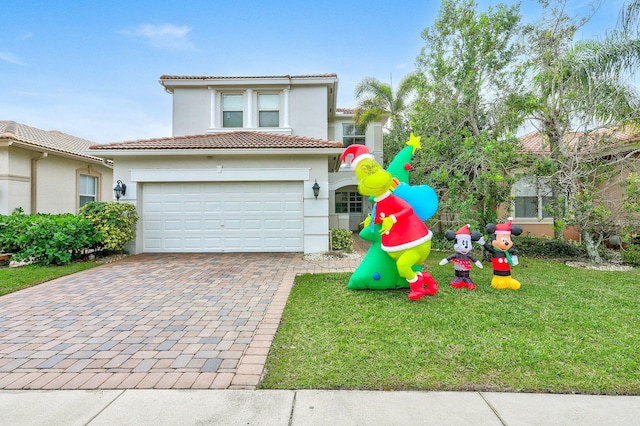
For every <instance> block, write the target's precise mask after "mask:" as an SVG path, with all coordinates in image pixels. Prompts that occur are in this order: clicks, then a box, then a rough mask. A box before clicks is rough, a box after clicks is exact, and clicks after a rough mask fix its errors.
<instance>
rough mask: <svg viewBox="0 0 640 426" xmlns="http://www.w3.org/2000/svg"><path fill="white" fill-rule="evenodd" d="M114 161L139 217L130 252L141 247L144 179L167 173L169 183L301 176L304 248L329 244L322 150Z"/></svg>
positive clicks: (322, 248)
mask: <svg viewBox="0 0 640 426" xmlns="http://www.w3.org/2000/svg"><path fill="white" fill-rule="evenodd" d="M114 160H115V168H114V178H118V179H121V180H122V181H123V182H124V183H125V184H126V185H127V193H126V195H125V196H124V197H123V198H121V199H120V201H121V202H130V203H133V204H134V205H135V206H136V208H137V210H138V213H139V214H140V216H141V221H140V222H139V223H138V226H137V229H136V241H135V242H133V243H132V244H130V245H129V247H128V249H129V251H130V252H132V253H141V252H142V239H143V232H144V231H143V227H142V223H143V221H144V211H143V210H142V195H143V194H142V192H143V191H144V183H145V179H151V177H149V176H153V179H163V176H166V179H167V181H168V182H171V181H175V180H176V179H179V180H181V181H185V182H188V181H210V182H225V181H237V180H238V179H240V180H242V179H244V180H247V181H261V180H276V181H277V180H289V179H291V178H290V176H293V175H295V176H299V178H296V179H299V181H300V182H302V185H303V196H304V200H303V205H304V212H303V232H304V235H303V240H304V252H305V253H314V252H323V251H327V250H328V249H329V217H328V207H329V178H328V173H327V157H326V155H286V154H285V155H277V156H276V155H269V156H264V155H244V156H240V155H228V156H227V155H225V156H215V155H188V156H176V155H170V156H167V155H165V156H144V157H143V156H139V157H132V156H118V157H117V158H115V159H114ZM292 170H293V171H294V172H291V171H292ZM145 176H147V177H146V178H145ZM158 176H160V177H158ZM278 176H282V177H281V178H278ZM287 176H289V177H287ZM316 180H317V182H318V185H319V186H320V194H319V196H318V199H317V200H316V199H315V197H314V195H313V190H312V189H311V187H312V186H313V184H314V183H315V181H316ZM156 181H157V180H156Z"/></svg>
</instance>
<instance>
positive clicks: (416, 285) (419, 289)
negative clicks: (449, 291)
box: [409, 273, 425, 300]
mask: <svg viewBox="0 0 640 426" xmlns="http://www.w3.org/2000/svg"><path fill="white" fill-rule="evenodd" d="M414 280H415V281H413V282H411V281H409V288H410V289H411V292H410V293H409V299H410V300H418V299H421V298H422V297H423V296H424V295H425V289H424V278H423V277H422V274H421V273H418V274H416V277H415V279H414Z"/></svg>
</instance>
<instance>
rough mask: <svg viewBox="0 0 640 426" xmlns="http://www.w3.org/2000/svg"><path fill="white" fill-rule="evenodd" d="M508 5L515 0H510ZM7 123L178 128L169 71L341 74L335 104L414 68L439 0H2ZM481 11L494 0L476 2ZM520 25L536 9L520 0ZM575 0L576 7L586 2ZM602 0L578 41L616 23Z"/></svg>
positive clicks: (0, 54)
mask: <svg viewBox="0 0 640 426" xmlns="http://www.w3.org/2000/svg"><path fill="white" fill-rule="evenodd" d="M503 2H504V3H507V4H511V3H514V2H513V1H510V0H503ZM1 3H2V6H1V7H0V10H2V16H3V18H2V22H3V23H2V31H1V32H0V120H14V121H17V122H20V123H22V124H26V125H29V126H33V127H38V128H40V129H44V130H59V131H62V132H65V133H69V134H71V135H74V136H78V137H82V138H85V139H89V140H92V141H95V142H99V143H103V142H119V141H126V140H135V139H146V138H152V137H164V136H171V103H172V99H171V95H169V94H168V93H166V92H165V91H164V90H163V88H162V86H161V85H160V84H159V83H158V79H159V77H160V76H161V75H163V74H169V75H218V76H241V75H286V74H291V75H299V74H322V73H336V74H337V75H338V79H339V89H338V107H343V108H352V107H354V106H355V98H354V97H353V90H354V88H355V86H356V84H357V83H358V82H359V81H360V80H362V78H364V77H375V78H377V79H379V80H382V81H386V82H388V81H389V80H390V79H391V78H392V79H393V81H394V82H397V81H399V80H400V79H401V78H402V77H403V76H404V75H406V74H407V73H408V72H410V71H412V70H413V69H414V64H415V59H416V56H417V55H418V54H419V53H420V49H421V48H422V47H423V40H422V38H421V36H420V34H421V32H422V31H423V30H424V29H425V28H427V27H430V26H432V25H433V23H434V21H435V19H436V17H437V14H438V9H439V6H440V2H439V1H427V0H422V1H419V0H408V1H402V0H400V1H391V0H369V1H360V0H357V1H349V0H342V1H334V0H323V1H296V0H272V1H268V0H252V1H247V0H234V1H215V0H209V1H205V0H189V1H171V0H129V1H127V2H123V1H119V0H118V1H116V0H112V1H107V0H103V1H98V0H95V1H89V0H56V1H50V0H37V1H35V0H32V1H29V0H25V1H21V0H1ZM477 3H478V5H479V10H486V8H487V7H488V6H494V5H496V4H498V3H500V2H499V1H497V0H496V1H493V0H479V1H478V2H477ZM522 3H523V6H522V9H521V10H522V12H523V15H524V16H525V21H529V20H531V21H533V20H535V18H536V17H537V16H538V15H539V12H538V11H539V6H538V5H537V2H536V1H534V0H524V1H523V2H522ZM591 3H592V2H591V1H588V0H569V2H568V5H569V12H570V13H571V14H572V15H584V14H587V13H588V12H589V10H590V4H591ZM623 3H624V0H604V2H603V6H601V7H600V8H599V9H598V11H597V13H596V15H595V16H594V18H593V19H592V20H591V22H590V23H589V24H588V25H587V26H585V27H584V28H583V29H582V31H581V33H580V37H581V38H598V37H603V36H604V35H605V33H606V31H608V30H611V29H613V28H614V26H615V24H616V20H617V17H618V12H619V10H620V8H621V6H622V4H623Z"/></svg>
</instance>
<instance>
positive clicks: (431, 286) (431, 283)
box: [422, 272, 438, 296]
mask: <svg viewBox="0 0 640 426" xmlns="http://www.w3.org/2000/svg"><path fill="white" fill-rule="evenodd" d="M422 275H423V277H424V282H425V284H426V285H427V288H426V289H425V290H424V294H426V295H427V296H433V295H434V294H436V293H437V292H438V283H437V282H436V280H434V279H433V277H432V276H431V275H430V274H429V273H428V272H422Z"/></svg>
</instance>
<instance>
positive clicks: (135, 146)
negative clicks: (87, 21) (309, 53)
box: [88, 74, 383, 253]
mask: <svg viewBox="0 0 640 426" xmlns="http://www.w3.org/2000/svg"><path fill="white" fill-rule="evenodd" d="M160 84H161V85H162V86H163V87H164V89H165V90H166V91H167V92H168V93H170V94H171V95H172V99H173V118H172V120H173V124H172V127H173V136H172V137H166V138H159V139H149V140H139V141H128V142H121V143H111V144H100V145H97V144H96V145H93V146H91V148H90V150H89V151H88V153H89V154H91V155H95V156H98V157H101V158H105V159H109V160H113V161H114V178H115V179H119V180H122V181H123V182H124V183H125V185H126V193H125V194H124V195H123V197H122V199H121V200H122V201H126V202H130V203H134V204H135V205H136V207H137V210H138V213H139V214H140V216H141V220H140V222H139V224H138V228H137V230H136V240H135V242H134V243H133V244H132V246H131V247H130V249H131V251H132V252H134V253H142V252H181V251H184V252H243V251H248V252H304V253H313V252H322V251H327V250H328V249H329V247H330V246H329V238H330V229H331V228H338V227H340V228H348V229H357V227H358V224H359V223H360V222H361V221H362V220H364V218H365V217H366V213H367V211H368V210H367V209H369V202H368V200H363V199H362V197H361V196H360V195H359V194H358V192H357V180H356V179H355V176H354V173H353V171H350V170H349V171H340V169H339V167H340V154H341V153H342V151H343V150H344V146H347V145H349V144H351V143H364V144H366V145H367V146H368V147H369V149H370V151H371V152H372V153H374V154H375V155H376V156H377V157H378V159H379V160H381V159H382V124H383V123H381V122H380V123H374V124H372V125H370V126H369V128H368V129H367V130H366V132H362V133H361V132H359V131H358V129H357V128H356V127H355V126H354V125H353V119H354V115H353V113H354V112H353V111H352V110H347V109H340V108H336V99H337V90H338V78H337V76H336V75H335V74H316V75H298V76H291V75H283V76H257V77H224V76H223V77H217V76H168V75H163V76H161V77H160ZM316 191H317V192H316Z"/></svg>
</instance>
